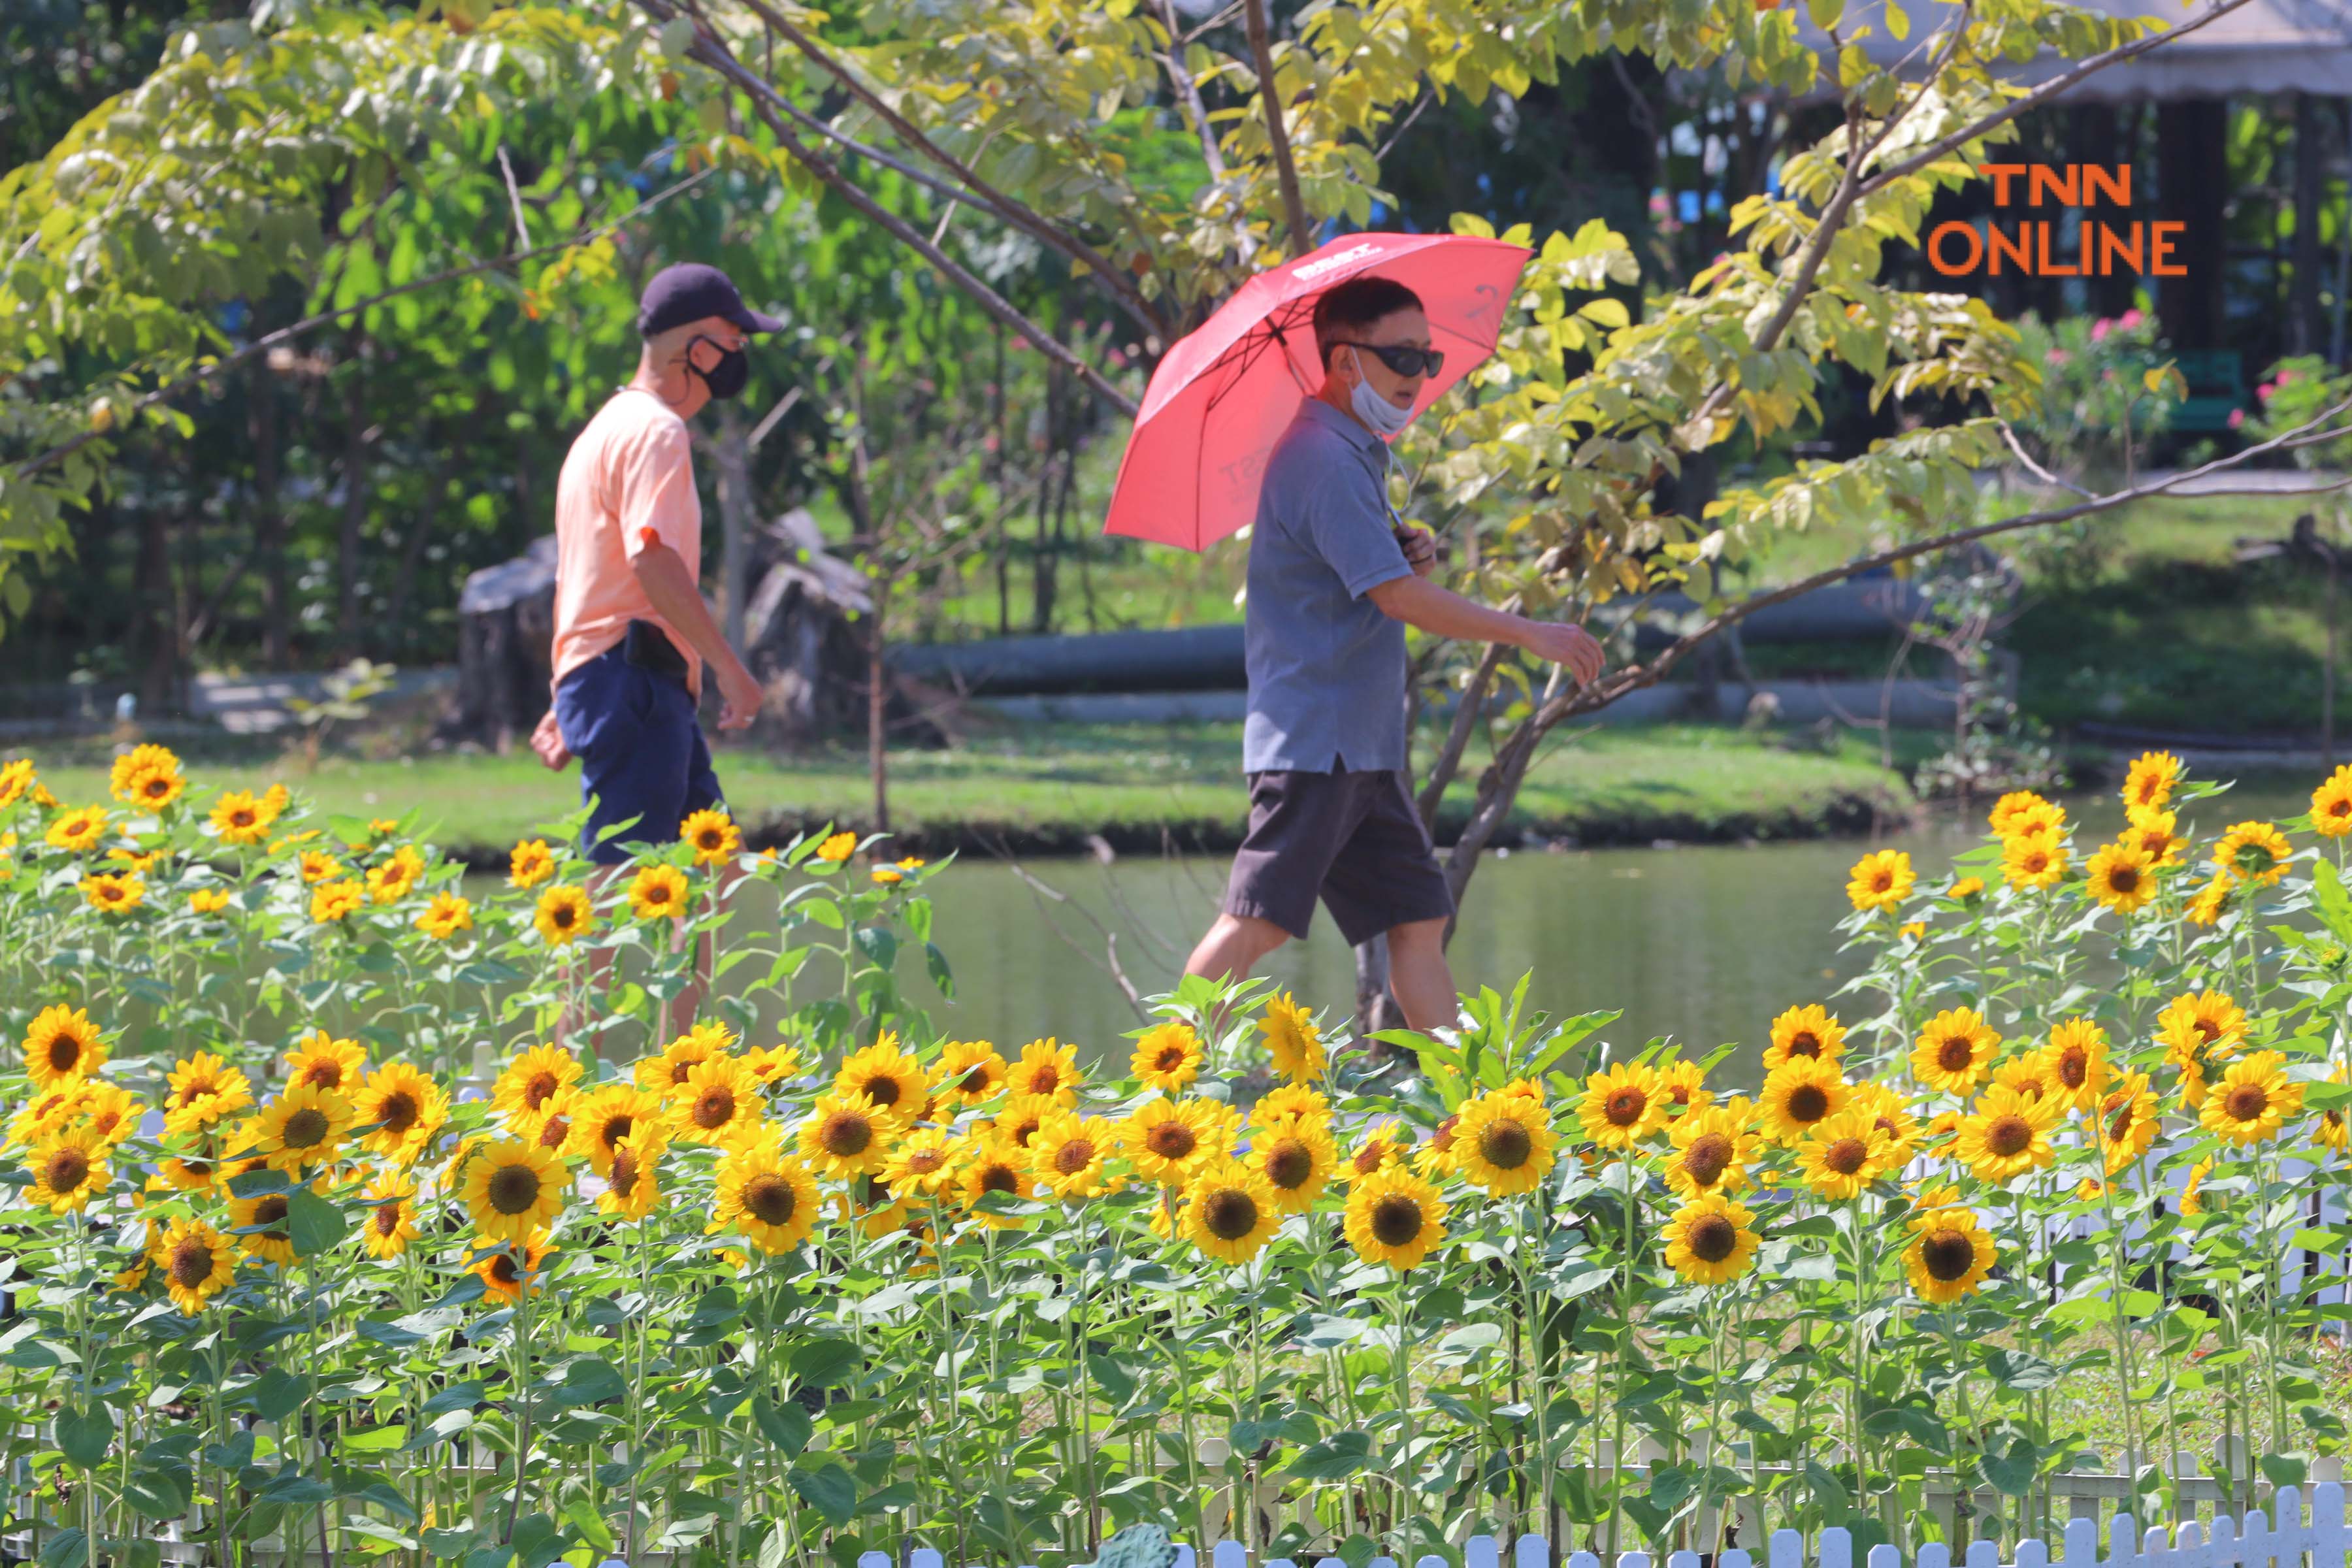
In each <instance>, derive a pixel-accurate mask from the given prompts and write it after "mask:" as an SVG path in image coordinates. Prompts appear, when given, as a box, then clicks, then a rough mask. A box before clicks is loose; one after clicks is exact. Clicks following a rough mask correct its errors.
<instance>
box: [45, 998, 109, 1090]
mask: <svg viewBox="0 0 2352 1568" xmlns="http://www.w3.org/2000/svg"><path fill="white" fill-rule="evenodd" d="M106 1054H107V1053H106V1042H105V1040H103V1039H102V1038H100V1036H99V1032H98V1026H97V1025H96V1024H93V1023H91V1022H90V1021H89V1013H87V1012H85V1011H84V1010H83V1009H81V1008H79V1007H65V1006H53V1007H44V1008H42V1009H41V1011H40V1012H39V1014H38V1015H37V1016H35V1017H34V1019H33V1022H32V1026H31V1027H29V1028H27V1029H26V1031H25V1070H26V1072H27V1073H30V1074H31V1075H32V1079H33V1087H34V1088H35V1089H58V1088H62V1087H65V1086H66V1085H67V1084H68V1083H69V1082H72V1081H74V1080H78V1079H86V1078H89V1076H90V1075H91V1074H93V1073H95V1072H97V1071H98V1069H99V1068H100V1067H102V1066H103V1065H105V1062H106Z"/></svg>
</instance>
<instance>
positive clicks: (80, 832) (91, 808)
mask: <svg viewBox="0 0 2352 1568" xmlns="http://www.w3.org/2000/svg"><path fill="white" fill-rule="evenodd" d="M106 818H107V810H106V807H104V806H102V805H79V806H76V807H75V808H74V809H73V810H71V811H68V812H64V813H61V814H60V815H59V816H58V818H57V820H56V821H54V822H52V823H50V824H49V828H48V831H47V833H45V834H43V835H42V836H41V838H42V842H43V843H45V844H47V846H48V847H50V848H52V849H64V850H68V851H70V852H72V853H74V854H77V855H78V854H79V853H80V852H81V851H83V850H85V849H88V848H89V847H91V846H92V845H94V844H96V843H97V842H98V839H99V835H100V834H102V833H104V832H105V831H106Z"/></svg>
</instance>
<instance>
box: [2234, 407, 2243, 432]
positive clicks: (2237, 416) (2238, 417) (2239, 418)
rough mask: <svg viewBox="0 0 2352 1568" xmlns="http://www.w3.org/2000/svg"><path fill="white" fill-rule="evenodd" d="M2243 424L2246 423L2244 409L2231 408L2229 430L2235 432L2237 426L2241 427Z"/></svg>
mask: <svg viewBox="0 0 2352 1568" xmlns="http://www.w3.org/2000/svg"><path fill="white" fill-rule="evenodd" d="M2245 422H2246V411H2245V410H2244V409H2242V408H2232V409H2231V410H2230V428H2231V429H2232V430H2235V429H2236V428H2237V427H2238V426H2241V425H2243V424H2244V423H2245Z"/></svg>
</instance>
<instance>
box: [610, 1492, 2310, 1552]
mask: <svg viewBox="0 0 2352 1568" xmlns="http://www.w3.org/2000/svg"><path fill="white" fill-rule="evenodd" d="M2310 1500H2311V1510H2310V1514H2309V1517H2307V1518H2306V1517H2305V1511H2304V1495H2303V1492H2302V1490H2301V1489H2299V1488H2295V1487H2281V1488H2279V1489H2278V1490H2277V1492H2276V1493H2275V1494H2274V1496H2273V1506H2272V1509H2271V1510H2270V1511H2269V1512H2267V1513H2265V1512H2263V1510H2254V1511H2252V1512H2251V1513H2248V1514H2247V1515H2246V1516H2245V1517H2244V1519H2242V1520H2239V1521H2232V1520H2231V1519H2230V1518H2229V1517H2228V1516H2227V1515H2223V1516H2221V1517H2219V1518H2217V1519H2215V1520H2214V1521H2213V1522H2212V1524H2211V1526H2210V1528H2209V1527H2207V1526H2203V1525H2200V1524H2196V1523H2188V1524H2183V1525H2181V1526H2180V1527H2179V1528H2178V1529H2177V1530H2168V1529H2166V1528H2164V1527H2163V1526H2161V1525H2155V1526H2150V1527H2149V1528H2148V1529H2147V1531H2145V1532H2143V1531H2141V1529H2140V1528H2139V1526H2138V1524H2137V1522H2135V1521H2133V1519H2132V1518H2131V1516H2130V1515H2128V1514H2117V1515H2116V1516H2115V1518H2114V1520H2113V1521H2112V1522H2111V1523H2110V1525H2109V1528H2108V1532H2107V1550H2106V1552H2105V1555H2104V1556H2103V1555H2101V1553H2100V1551H2099V1527H2098V1525H2097V1524H2096V1523H2095V1521H2092V1520H2090V1519H2087V1518H2076V1519H2074V1520H2072V1521H2068V1523H2067V1525H2066V1532H2065V1536H2064V1539H2063V1542H2061V1545H2060V1549H2059V1551H2058V1552H2057V1554H2056V1555H2054V1556H2053V1554H2052V1552H2051V1550H2050V1547H2049V1545H2048V1544H2047V1543H2046V1542H2041V1541H2032V1540H2027V1541H2021V1542H2018V1544H2017V1553H2016V1555H2015V1556H2014V1557H2013V1558H2011V1559H2009V1560H2007V1561H2006V1562H2004V1561H2003V1559H2002V1557H2001V1555H2000V1549H1999V1548H1998V1547H1997V1546H1995V1545H1994V1543H1993V1542H1990V1541H1977V1542H1971V1543H1970V1544H1969V1547H1968V1548H1967V1549H1966V1551H1965V1552H1963V1553H1962V1554H1961V1556H1960V1558H1959V1564H1960V1568H2347V1553H2352V1528H2347V1523H2346V1521H2345V1513H2344V1488H2343V1487H2342V1486H2341V1485H2339V1484H2338V1483H2336V1482H2334V1481H2323V1482H2321V1483H2320V1484H2319V1485H2317V1486H2315V1487H2314V1488H2312V1489H2311V1496H2310ZM1508 1556H1509V1560H1510V1563H1511V1565H1512V1568H1551V1563H1552V1550H1551V1544H1550V1542H1547V1541H1545V1540H1544V1539H1543V1538H1542V1537H1540V1536H1535V1535H1523V1536H1521V1537H1519V1539H1518V1540H1517V1542H1513V1543H1512V1545H1511V1548H1510V1551H1509V1553H1508ZM1504 1558H1505V1552H1504V1548H1503V1545H1502V1543H1501V1542H1497V1541H1496V1539H1495V1538H1494V1537H1493V1536H1491V1535H1476V1536H1473V1537H1471V1538H1470V1539H1469V1540H1468V1541H1467V1542H1464V1543H1463V1546H1462V1549H1461V1552H1460V1554H1459V1555H1458V1556H1441V1555H1439V1554H1437V1553H1435V1552H1431V1553H1428V1554H1426V1555H1424V1556H1421V1557H1417V1558H1415V1559H1414V1560H1413V1562H1412V1568H1502V1564H1503V1562H1504ZM1652 1562H1653V1559H1652V1557H1651V1554H1650V1553H1649V1552H1619V1553H1618V1554H1617V1559H1616V1568H1652ZM604 1568H629V1565H628V1564H626V1563H620V1561H619V1560H618V1559H614V1560H613V1561H611V1562H608V1563H605V1564H604ZM857 1568H898V1565H897V1564H896V1563H893V1561H892V1560H891V1558H890V1556H889V1555H888V1554H887V1553H886V1552H866V1554H865V1555H863V1556H861V1557H860V1558H858V1560H857ZM906 1568H947V1560H946V1558H945V1557H943V1556H942V1555H941V1554H940V1552H936V1551H933V1550H931V1549H930V1548H928V1547H923V1548H919V1549H917V1550H915V1551H912V1552H908V1554H907V1559H906ZM1174 1568H1345V1565H1344V1564H1343V1563H1341V1561H1340V1560H1339V1558H1337V1557H1309V1558H1304V1559H1292V1558H1287V1557H1273V1558H1259V1557H1256V1556H1255V1555H1253V1554H1252V1553H1251V1552H1249V1551H1248V1550H1246V1549H1245V1548H1244V1546H1243V1545H1242V1543H1241V1542H1237V1541H1223V1542H1218V1543H1217V1545H1216V1546H1215V1547H1214V1548H1213V1549H1212V1550H1211V1552H1209V1555H1208V1558H1207V1560H1206V1563H1205V1564H1203V1563H1202V1559H1201V1558H1200V1557H1198V1556H1197V1555H1196V1554H1195V1552H1193V1550H1192V1547H1191V1546H1189V1545H1185V1544H1182V1543H1181V1542H1180V1543H1179V1544H1178V1546H1177V1548H1176V1562H1175V1565H1174ZM1370 1568H1399V1564H1398V1563H1397V1561H1396V1560H1395V1559H1394V1558H1391V1557H1375V1558H1373V1559H1372V1560H1371V1563H1370ZM1566 1568H1601V1559H1600V1557H1598V1556H1597V1555H1595V1554H1594V1553H1592V1552H1570V1553H1569V1554H1568V1556H1567V1560H1566ZM1664 1568H1705V1565H1704V1563H1703V1561H1702V1559H1701V1557H1700V1555H1699V1554H1698V1553H1697V1552H1670V1553H1668V1554H1667V1556H1666V1560H1665V1563H1664ZM1714 1568H1855V1564H1854V1561H1853V1535H1852V1534H1850V1533H1849V1532H1848V1531H1844V1530H1843V1529H1837V1528H1834V1527H1833V1528H1831V1529H1828V1530H1824V1531H1822V1532H1821V1533H1820V1535H1819V1536H1818V1537H1816V1538H1815V1540H1814V1541H1813V1542H1812V1545H1811V1551H1810V1552H1808V1550H1807V1544H1806V1541H1805V1538H1804V1537H1803V1536H1801V1535H1800V1534H1799V1533H1798V1532H1797V1531H1793V1530H1780V1531H1773V1532H1772V1536H1771V1539H1770V1541H1769V1542H1768V1543H1767V1544H1766V1548H1765V1551H1764V1553H1763V1556H1762V1561H1761V1563H1759V1560H1758V1557H1757V1554H1756V1553H1754V1552H1748V1551H1746V1550H1745V1549H1735V1550H1732V1551H1728V1552H1724V1553H1722V1554H1721V1555H1720V1556H1719V1557H1717V1559H1716V1560H1715V1563H1714ZM1863 1568H1905V1563H1904V1556H1903V1553H1902V1552H1900V1551H1898V1550H1897V1549H1895V1547H1892V1546H1886V1545H1878V1546H1874V1547H1872V1548H1871V1549H1870V1550H1869V1552H1868V1553H1867V1554H1866V1555H1865V1557H1864V1564H1863ZM1910 1568H1954V1560H1953V1556H1952V1549H1951V1548H1950V1547H1949V1546H1948V1545H1947V1544H1946V1543H1944V1542H1940V1541H1934V1542H1927V1544H1926V1545H1924V1546H1922V1547H1920V1548H1919V1550H1918V1552H1917V1553H1916V1555H1915V1556H1914V1557H1913V1559H1912V1562H1911V1564H1910Z"/></svg>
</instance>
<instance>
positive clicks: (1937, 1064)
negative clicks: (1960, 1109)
mask: <svg viewBox="0 0 2352 1568" xmlns="http://www.w3.org/2000/svg"><path fill="white" fill-rule="evenodd" d="M1999 1048H2000V1036H1999V1035H1997V1034H1995V1033H1994V1032H1993V1030H1992V1026H1990V1024H1987V1023H1986V1022H1985V1021H1984V1019H1983V1018H1982V1017H1980V1016H1979V1015H1978V1013H1977V1010H1976V1009H1975V1008H1973V1007H1948V1008H1946V1009H1945V1010H1944V1011H1942V1012H1940V1013H1938V1014H1937V1015H1936V1016H1934V1017H1932V1018H1930V1019H1928V1020H1927V1027H1925V1028H1923V1029H1921V1030H1920V1031H1919V1037H1918V1039H1917V1040H1916V1041H1915V1042H1914V1043H1913V1045H1912V1047H1911V1076H1912V1077H1914V1078H1916V1079H1918V1080H1919V1081H1920V1082H1921V1083H1923V1084H1925V1085H1927V1087H1928V1088H1929V1089H1937V1090H1939V1091H1941V1092H1942V1093H1945V1094H1948V1095H1951V1096H1952V1097H1954V1098H1955V1099H1961V1100H1965V1099H1966V1098H1967V1097H1968V1096H1969V1095H1970V1094H1973V1093H1975V1092H1976V1087H1977V1085H1978V1084H1979V1083H1982V1082H1983V1081H1984V1076H1985V1073H1986V1072H1987V1071H1988V1070H1989V1069H1990V1068H1991V1066H1992V1055H1993V1052H1994V1051H1995V1050H1997V1049H1999Z"/></svg>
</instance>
